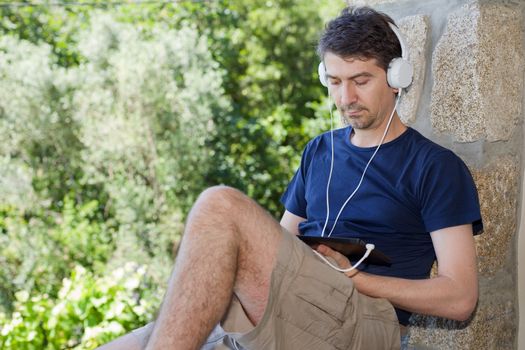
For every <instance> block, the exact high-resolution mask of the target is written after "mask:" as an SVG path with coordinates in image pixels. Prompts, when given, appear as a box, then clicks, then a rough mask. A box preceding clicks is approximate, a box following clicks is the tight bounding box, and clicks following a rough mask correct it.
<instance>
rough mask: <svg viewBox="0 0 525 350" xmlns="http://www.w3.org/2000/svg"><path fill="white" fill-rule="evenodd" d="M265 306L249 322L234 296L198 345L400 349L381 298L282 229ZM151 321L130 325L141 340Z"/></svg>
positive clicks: (268, 349)
mask: <svg viewBox="0 0 525 350" xmlns="http://www.w3.org/2000/svg"><path fill="white" fill-rule="evenodd" d="M270 288H271V291H270V297H269V300H268V304H267V306H266V310H265V312H264V315H263V317H262V319H261V322H259V324H257V326H255V327H254V326H253V325H252V324H251V322H250V321H249V319H248V317H247V316H246V314H245V313H244V310H243V308H242V306H241V304H240V303H239V301H238V300H237V299H236V298H235V297H234V298H233V300H232V303H231V304H230V307H229V309H228V312H227V314H226V315H225V317H224V319H223V320H222V321H221V323H220V325H218V326H217V327H216V328H215V329H214V330H213V332H212V334H210V336H209V338H208V340H207V341H206V343H205V344H204V345H203V347H202V350H211V349H213V350H219V349H239V350H242V349H246V350H309V349H311V350H363V349H366V350H389V349H396V350H397V349H400V346H401V341H400V328H399V323H398V320H397V317H396V314H395V311H394V308H393V307H392V305H391V304H390V303H389V302H388V301H387V300H385V299H377V298H371V297H368V296H366V295H363V294H360V293H359V292H358V291H357V290H356V289H355V288H354V286H353V283H352V280H351V279H350V278H348V277H346V276H345V275H344V274H342V273H340V272H337V271H335V270H334V269H332V268H331V267H329V266H328V265H326V264H325V263H324V262H322V261H321V259H320V258H318V257H317V256H316V255H315V254H314V253H313V252H312V250H311V248H310V247H308V246H307V245H306V244H304V243H303V242H301V241H300V240H299V239H297V238H296V237H294V236H293V235H291V234H289V233H284V234H283V239H282V244H281V247H280V248H279V253H278V258H277V263H276V266H275V268H274V270H273V272H272V277H271V287H270ZM151 330H152V324H150V325H148V326H146V327H143V328H141V329H139V330H137V331H135V334H136V336H137V337H138V339H140V340H141V342H142V345H143V346H145V344H146V341H147V338H149V334H150V333H151Z"/></svg>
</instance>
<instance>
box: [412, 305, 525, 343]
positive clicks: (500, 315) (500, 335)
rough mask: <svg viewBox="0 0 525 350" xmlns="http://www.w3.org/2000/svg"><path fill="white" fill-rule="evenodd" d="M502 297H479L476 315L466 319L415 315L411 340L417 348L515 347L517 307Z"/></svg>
mask: <svg viewBox="0 0 525 350" xmlns="http://www.w3.org/2000/svg"><path fill="white" fill-rule="evenodd" d="M501 299H502V298H501V297H498V298H496V299H493V300H488V301H484V300H483V299H480V303H479V304H478V307H477V309H476V311H475V312H474V314H473V316H472V317H471V318H470V319H469V320H468V321H465V322H457V321H451V320H447V319H444V318H439V317H429V316H421V315H414V316H412V318H411V325H410V328H409V332H410V342H409V343H410V345H412V346H415V347H416V348H418V349H419V348H422V347H424V348H425V349H462V350H483V349H513V348H514V338H515V336H516V323H515V321H516V314H515V308H514V305H513V303H512V302H511V301H510V300H507V301H502V300H501Z"/></svg>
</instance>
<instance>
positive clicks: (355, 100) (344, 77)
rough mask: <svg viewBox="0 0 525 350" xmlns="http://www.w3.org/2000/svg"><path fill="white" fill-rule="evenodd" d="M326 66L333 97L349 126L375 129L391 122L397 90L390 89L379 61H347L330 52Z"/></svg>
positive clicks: (325, 57)
mask: <svg viewBox="0 0 525 350" xmlns="http://www.w3.org/2000/svg"><path fill="white" fill-rule="evenodd" d="M324 64H325V67H326V73H327V74H326V75H327V79H328V89H329V90H330V95H331V96H332V98H333V99H334V101H335V105H336V106H337V109H338V110H339V112H340V113H341V118H342V119H343V121H344V123H345V124H349V125H351V126H352V127H353V128H354V129H356V130H373V129H377V128H380V127H381V126H383V125H384V124H385V123H386V122H387V121H388V117H389V116H390V114H391V113H392V110H393V108H394V105H395V93H396V92H397V89H392V88H391V87H390V86H388V83H387V79H386V72H385V70H384V69H383V68H381V67H379V66H378V65H377V61H376V59H374V58H371V59H368V60H361V59H358V58H346V59H343V58H342V57H340V56H337V55H335V54H333V53H330V52H327V53H326V54H325V56H324Z"/></svg>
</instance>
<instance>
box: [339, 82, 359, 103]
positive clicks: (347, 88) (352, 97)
mask: <svg viewBox="0 0 525 350" xmlns="http://www.w3.org/2000/svg"><path fill="white" fill-rule="evenodd" d="M341 88H342V89H341V90H342V91H341V104H342V105H350V104H352V103H356V102H357V91H356V88H355V86H354V84H352V82H344V83H343V84H342V86H341Z"/></svg>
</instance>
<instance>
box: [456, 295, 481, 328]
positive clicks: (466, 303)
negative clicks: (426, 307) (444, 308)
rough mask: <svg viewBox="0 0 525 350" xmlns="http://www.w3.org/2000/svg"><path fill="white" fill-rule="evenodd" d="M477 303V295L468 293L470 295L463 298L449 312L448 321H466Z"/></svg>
mask: <svg viewBox="0 0 525 350" xmlns="http://www.w3.org/2000/svg"><path fill="white" fill-rule="evenodd" d="M477 303H478V293H477V290H476V292H475V293H470V295H465V296H463V297H462V298H461V299H460V300H459V301H458V302H457V303H456V307H455V308H454V309H453V310H451V311H452V313H451V315H450V317H449V318H450V319H452V320H455V321H461V322H463V321H467V320H468V319H469V318H470V317H471V316H472V313H473V312H474V310H475V309H476V305H477Z"/></svg>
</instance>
